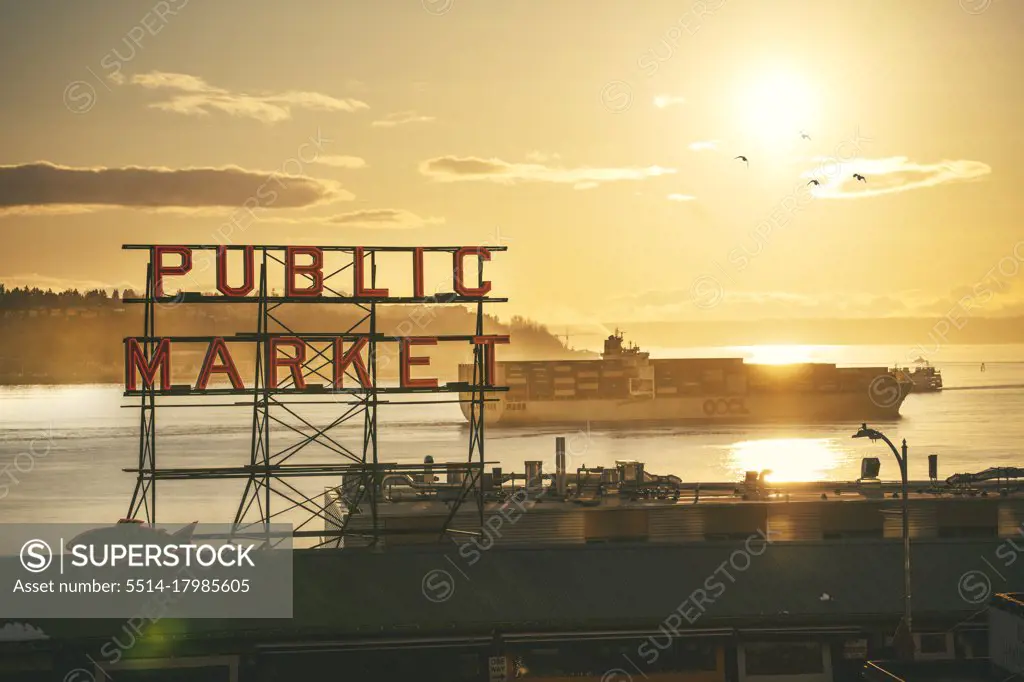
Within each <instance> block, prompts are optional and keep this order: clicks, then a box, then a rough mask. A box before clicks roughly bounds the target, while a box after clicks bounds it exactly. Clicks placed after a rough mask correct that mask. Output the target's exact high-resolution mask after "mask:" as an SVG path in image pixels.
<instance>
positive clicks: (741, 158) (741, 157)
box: [736, 156, 750, 168]
mask: <svg viewBox="0 0 1024 682" xmlns="http://www.w3.org/2000/svg"><path fill="white" fill-rule="evenodd" d="M736 158H737V159H739V160H740V161H742V162H743V163H745V164H747V168H750V162H749V161H747V157H745V156H737V157H736Z"/></svg>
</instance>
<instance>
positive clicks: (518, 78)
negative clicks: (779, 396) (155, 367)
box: [0, 0, 1024, 325]
mask: <svg viewBox="0 0 1024 682" xmlns="http://www.w3.org/2000/svg"><path fill="white" fill-rule="evenodd" d="M0 8H2V9H0V11H2V16H0V18H2V20H0V58H2V59H3V63H4V64H5V65H6V69H5V73H6V75H7V78H6V79H5V81H4V85H3V92H4V94H3V98H2V100H0V102H2V106H0V231H2V234H3V240H4V241H3V247H4V248H3V249H0V281H3V282H6V283H7V284H8V286H14V285H23V284H26V283H27V284H34V285H39V286H43V287H46V286H53V287H55V288H56V287H61V286H68V285H70V286H79V287H81V286H89V287H92V286H106V287H113V286H118V287H125V286H130V285H135V286H138V285H140V284H141V282H142V278H143V275H144V268H145V266H144V263H143V262H142V261H141V260H140V256H139V254H138V253H133V252H124V251H122V250H121V249H120V246H121V244H123V243H198V242H201V243H212V244H215V243H235V244H242V243H256V244H259V243H270V244H286V243H293V244H353V245H356V244H365V245H372V244H407V245H443V244H464V245H488V244H502V245H504V246H507V247H508V248H509V251H508V252H507V253H502V254H497V255H495V258H494V260H493V261H492V262H491V263H490V264H488V266H487V274H488V278H489V279H490V280H491V281H492V282H494V290H493V295H496V296H508V297H509V298H510V299H511V301H510V303H508V304H506V305H504V306H502V307H501V309H500V311H501V314H502V316H508V315H511V314H513V313H518V314H524V315H528V316H530V317H533V318H535V319H539V320H541V321H545V322H549V323H553V324H558V325H563V324H570V325H582V324H585V323H591V322H613V321H623V322H627V321H630V320H634V321H635V320H686V319H697V320H699V319H744V318H750V317H765V316H768V317H775V316H779V317H786V316H799V317H807V316H811V317H814V316H820V317H832V316H835V315H841V316H886V315H925V314H927V315H942V314H945V313H946V312H947V311H948V310H949V309H950V307H951V306H954V305H958V303H957V302H958V301H960V303H959V305H962V306H965V307H966V306H968V305H971V306H973V307H974V309H975V314H984V315H998V314H1006V313H1010V312H1014V313H1024V305H1022V301H1024V296H1022V294H1021V292H1022V291H1024V288H1022V287H1021V286H1020V283H1019V281H1020V280H1019V277H1024V273H1018V270H1019V269H1022V268H1024V241H1022V240H1024V230H1022V229H1021V226H1022V224H1024V222H1022V220H1021V218H1022V215H1021V213H1022V211H1021V208H1022V205H1024V199H1022V198H1021V196H1022V195H1021V190H1020V187H1021V185H1022V180H1024V173H1022V171H1021V170H1020V167H1021V163H1022V161H1021V159H1022V158H1024V132H1022V126H1021V120H1020V117H1021V112H1024V90H1022V88H1021V86H1020V78H1019V69H1020V65H1021V64H1024V43H1022V42H1021V41H1020V35H1021V32H1022V30H1024V3H1016V2H1012V1H1011V0H960V1H959V2H958V0H903V1H901V2H898V3H894V2H891V1H883V0H865V1H858V2H853V1H852V0H851V1H848V2H838V1H837V2H825V3H807V2H796V1H789V0H779V1H775V2H770V3H769V2H763V1H762V0H704V2H696V3H694V4H690V3H689V2H688V0H683V2H678V1H671V2H669V1H663V0H645V2H642V3H641V2H628V1H626V0H622V1H618V0H616V1H613V0H559V1H558V2H549V1H541V0H519V1H517V2H495V1H492V0H422V1H421V0H379V1H375V2H358V3H356V2H346V3H331V2H323V1H322V0H308V1H299V0H296V1H292V2H287V3H282V2H267V1H263V0H217V1H216V2H213V1H210V0H166V1H162V2H156V3H152V4H151V3H149V2H148V0H147V2H145V3H139V2H129V1H126V0H105V1H102V2H101V1H99V0H94V1H88V2H87V1H84V0H83V1H81V2H74V3H69V2H64V1H62V2H57V1H55V0H34V1H33V2H31V3H28V2H17V1H15V0H0ZM736 156H745V157H747V159H748V161H749V163H744V162H743V161H741V160H738V159H736V158H735V157H736ZM854 173H858V174H861V175H863V176H865V182H858V181H856V180H854V179H853V174H854ZM268 177H269V178H270V181H269V184H268ZM811 179H817V180H819V182H820V183H821V184H820V185H818V186H816V187H814V186H810V185H808V184H807V183H808V182H809V181H810V180H811ZM261 187H263V188H264V189H266V188H268V187H269V188H270V189H272V190H273V198H272V199H268V197H269V196H270V195H269V194H268V193H267V192H266V191H264V192H263V193H262V194H261V202H262V203H259V204H253V203H252V201H253V197H256V196H257V193H258V190H259V188H261ZM247 205H248V206H253V205H255V206H257V208H256V209H255V210H254V211H253V212H252V213H251V214H250V212H249V211H247V210H246V209H245V208H243V207H244V206H247ZM253 215H254V216H255V217H253ZM232 220H234V221H235V223H234V226H233V227H232V226H231V221H232ZM394 272H395V275H394V276H395V277H402V278H405V277H408V268H397V269H396V270H395V271H394ZM965 297H966V298H965Z"/></svg>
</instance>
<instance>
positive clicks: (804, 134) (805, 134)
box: [800, 130, 811, 140]
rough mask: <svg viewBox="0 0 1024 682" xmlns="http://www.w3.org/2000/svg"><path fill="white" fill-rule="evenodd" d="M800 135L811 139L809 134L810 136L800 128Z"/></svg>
mask: <svg viewBox="0 0 1024 682" xmlns="http://www.w3.org/2000/svg"><path fill="white" fill-rule="evenodd" d="M800 137H802V138H804V139H805V140H809V139H811V136H810V135H808V134H807V133H805V132H804V131H802V130H801V131H800Z"/></svg>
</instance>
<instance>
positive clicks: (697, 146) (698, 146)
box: [689, 140, 718, 152]
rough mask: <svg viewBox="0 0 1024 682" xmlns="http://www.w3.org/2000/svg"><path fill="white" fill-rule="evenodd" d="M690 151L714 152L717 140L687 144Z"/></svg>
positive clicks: (716, 147)
mask: <svg viewBox="0 0 1024 682" xmlns="http://www.w3.org/2000/svg"><path fill="white" fill-rule="evenodd" d="M689 147H690V149H691V150H693V151H695V152H700V151H705V150H710V151H716V150H717V149H718V140H697V141H696V142H691V143H690V144H689Z"/></svg>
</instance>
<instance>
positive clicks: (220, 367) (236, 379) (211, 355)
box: [196, 338, 243, 391]
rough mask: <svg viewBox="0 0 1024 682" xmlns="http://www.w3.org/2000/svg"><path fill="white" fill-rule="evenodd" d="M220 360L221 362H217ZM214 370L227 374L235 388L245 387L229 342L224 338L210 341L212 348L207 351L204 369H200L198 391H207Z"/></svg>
mask: <svg viewBox="0 0 1024 682" xmlns="http://www.w3.org/2000/svg"><path fill="white" fill-rule="evenodd" d="M217 360H219V361H220V362H216V361H217ZM214 372H217V373H218V374H227V375H228V379H229V380H230V381H231V385H232V386H233V387H234V388H235V390H236V391H237V390H241V389H242V388H243V384H242V377H240V376H238V369H236V368H235V361H234V360H232V359H231V353H229V352H228V347H227V344H225V343H224V339H221V338H215V339H214V340H213V341H211V342H210V348H209V350H207V351H206V358H205V359H204V360H203V366H202V369H200V370H199V381H197V382H196V390H197V391H205V390H206V386H207V384H209V383H210V375H211V374H213V373H214Z"/></svg>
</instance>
